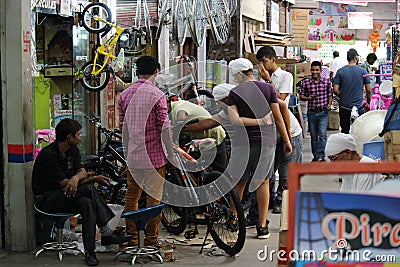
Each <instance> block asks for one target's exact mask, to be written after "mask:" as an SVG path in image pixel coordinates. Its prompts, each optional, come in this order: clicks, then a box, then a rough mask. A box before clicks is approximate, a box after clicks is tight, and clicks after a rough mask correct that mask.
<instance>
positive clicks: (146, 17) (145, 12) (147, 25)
mask: <svg viewBox="0 0 400 267" xmlns="http://www.w3.org/2000/svg"><path fill="white" fill-rule="evenodd" d="M143 16H144V27H143V28H144V30H143V32H144V34H145V38H144V40H146V44H148V45H150V46H152V44H153V40H152V37H151V29H150V23H151V22H150V12H149V6H148V5H147V0H143Z"/></svg>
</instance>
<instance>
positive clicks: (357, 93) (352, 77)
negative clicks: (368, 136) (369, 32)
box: [333, 48, 371, 133]
mask: <svg viewBox="0 0 400 267" xmlns="http://www.w3.org/2000/svg"><path fill="white" fill-rule="evenodd" d="M347 61H348V62H349V64H348V65H346V66H344V67H342V68H340V69H339V70H338V71H337V73H336V76H335V79H334V81H333V92H334V93H335V94H336V95H337V96H338V97H339V98H340V101H339V117H340V128H341V132H342V133H349V131H350V116H351V110H352V108H353V106H355V107H356V108H357V110H358V113H359V114H360V115H361V114H363V113H364V107H363V104H362V103H363V99H364V96H363V89H364V86H365V95H366V98H367V103H368V105H369V103H370V102H371V86H370V79H369V78H368V77H365V78H364V77H363V75H365V74H368V73H367V70H366V69H364V68H362V67H360V66H358V65H357V62H358V53H357V50H355V49H353V48H351V49H349V51H347Z"/></svg>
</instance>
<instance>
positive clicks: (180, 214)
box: [161, 169, 189, 235]
mask: <svg viewBox="0 0 400 267" xmlns="http://www.w3.org/2000/svg"><path fill="white" fill-rule="evenodd" d="M166 179H167V180H169V182H171V183H173V184H176V185H179V186H183V183H182V178H180V177H179V171H178V170H176V169H175V170H172V171H171V172H169V175H168V176H167V177H166ZM168 214H169V215H170V216H169V215H168ZM161 215H162V217H161V223H162V225H163V226H164V228H165V230H167V232H168V233H171V234H175V235H179V234H181V233H183V231H185V229H186V225H187V224H188V222H189V209H188V208H185V207H177V206H172V205H167V206H166V207H165V208H164V209H163V211H162V213H161ZM172 216H173V217H174V218H176V219H171V217H172Z"/></svg>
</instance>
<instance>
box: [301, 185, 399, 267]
mask: <svg viewBox="0 0 400 267" xmlns="http://www.w3.org/2000/svg"><path fill="white" fill-rule="evenodd" d="M399 205H400V198H396V197H386V196H380V195H363V194H344V193H312V192H298V193H297V196H296V215H295V225H294V229H295V240H294V246H293V250H294V251H296V252H297V253H298V255H301V256H307V257H308V258H307V257H305V258H304V257H303V258H300V259H299V260H303V261H316V260H326V261H328V262H336V263H337V262H338V261H340V262H371V261H379V260H378V259H384V258H385V259H388V260H387V261H386V263H389V262H393V261H392V260H395V261H397V259H400V258H399V256H400V251H399V248H400V209H399V208H398V207H399ZM305 252H307V253H306V254H304V253H305Z"/></svg>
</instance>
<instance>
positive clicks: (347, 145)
mask: <svg viewBox="0 0 400 267" xmlns="http://www.w3.org/2000/svg"><path fill="white" fill-rule="evenodd" d="M356 147H357V144H356V141H355V139H354V137H353V136H351V135H350V134H344V133H337V134H332V135H330V136H329V137H328V141H327V142H326V148H325V153H326V155H327V156H328V158H329V159H330V160H331V161H356V162H360V163H374V162H376V161H375V160H373V159H371V158H369V157H367V156H364V155H360V154H358V153H357V151H356ZM381 176H382V175H381V174H380V173H356V174H345V175H343V176H342V187H341V188H340V191H341V192H365V191H368V190H369V189H371V188H372V187H373V186H374V185H375V184H376V183H377V182H379V180H380V178H381Z"/></svg>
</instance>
